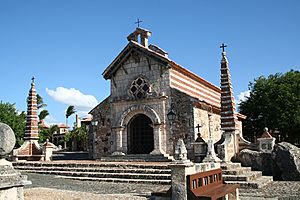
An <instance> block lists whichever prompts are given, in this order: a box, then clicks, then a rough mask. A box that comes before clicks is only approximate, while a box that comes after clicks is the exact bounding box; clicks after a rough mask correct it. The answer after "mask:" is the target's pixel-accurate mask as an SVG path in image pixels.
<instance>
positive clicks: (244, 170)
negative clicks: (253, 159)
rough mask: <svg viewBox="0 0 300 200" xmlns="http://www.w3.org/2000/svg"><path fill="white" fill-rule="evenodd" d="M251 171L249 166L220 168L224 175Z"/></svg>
mask: <svg viewBox="0 0 300 200" xmlns="http://www.w3.org/2000/svg"><path fill="white" fill-rule="evenodd" d="M249 172H251V167H241V168H237V169H234V170H222V173H223V174H224V175H241V174H247V173H249Z"/></svg>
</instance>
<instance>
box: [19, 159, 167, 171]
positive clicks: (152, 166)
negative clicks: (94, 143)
mask: <svg viewBox="0 0 300 200" xmlns="http://www.w3.org/2000/svg"><path fill="white" fill-rule="evenodd" d="M167 164H168V163H166V164H157V163H144V162H141V163H133V162H107V163H104V162H103V163H101V162H99V163H78V162H77V163H76V162H66V163H62V162H55V161H54V162H30V161H27V162H13V166H16V167H17V166H32V167H42V166H43V167H66V168H89V167H92V168H121V169H131V168H134V169H137V168H138V169H160V170H162V169H169V167H168V165H167Z"/></svg>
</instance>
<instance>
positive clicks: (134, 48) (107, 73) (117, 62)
mask: <svg viewBox="0 0 300 200" xmlns="http://www.w3.org/2000/svg"><path fill="white" fill-rule="evenodd" d="M133 52H138V53H142V54H143V55H145V56H146V57H148V58H151V59H154V60H156V61H158V62H160V63H162V64H163V65H166V66H167V65H168V66H169V67H170V68H172V69H174V70H176V71H179V72H180V73H183V74H185V75H187V76H189V77H190V78H192V79H194V80H195V81H198V82H201V83H203V84H204V85H206V86H208V87H210V88H212V89H214V90H215V91H217V92H221V90H220V88H219V87H217V86H215V85H214V84H212V83H210V82H209V81H207V80H205V79H203V78H201V77H200V76H198V75H196V74H194V73H192V72H191V71H189V70H187V69H186V68H184V67H182V66H181V65H179V64H177V63H176V62H174V61H173V60H171V59H169V58H168V57H166V56H164V55H162V54H160V53H157V52H156V51H154V50H152V49H149V48H146V47H144V46H143V45H141V44H139V43H138V42H135V41H132V40H131V41H129V43H128V44H127V45H126V47H125V48H124V49H123V50H122V51H121V52H120V53H119V55H118V56H117V57H116V58H115V59H114V60H113V62H112V63H111V64H110V65H109V66H108V67H107V68H106V69H105V70H104V72H103V73H102V75H103V77H104V78H105V79H106V80H107V79H110V78H111V77H112V76H113V75H114V73H115V72H116V71H117V70H118V69H119V68H120V67H121V64H122V63H123V62H124V61H126V59H127V58H128V57H129V56H130V55H132V53H133Z"/></svg>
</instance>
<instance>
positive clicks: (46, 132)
mask: <svg viewBox="0 0 300 200" xmlns="http://www.w3.org/2000/svg"><path fill="white" fill-rule="evenodd" d="M58 131H59V128H58V126H57V125H52V126H50V128H49V129H42V130H40V133H39V142H40V143H43V142H45V141H46V140H47V139H49V141H52V137H53V134H54V133H55V132H58Z"/></svg>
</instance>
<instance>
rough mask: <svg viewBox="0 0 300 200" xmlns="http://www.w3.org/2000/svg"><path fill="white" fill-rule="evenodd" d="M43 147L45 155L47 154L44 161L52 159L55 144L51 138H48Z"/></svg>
mask: <svg viewBox="0 0 300 200" xmlns="http://www.w3.org/2000/svg"><path fill="white" fill-rule="evenodd" d="M43 147H44V149H43V155H44V156H45V157H44V161H51V160H52V154H53V148H54V144H52V143H50V142H49V139H47V140H46V142H45V143H44V145H43Z"/></svg>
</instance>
